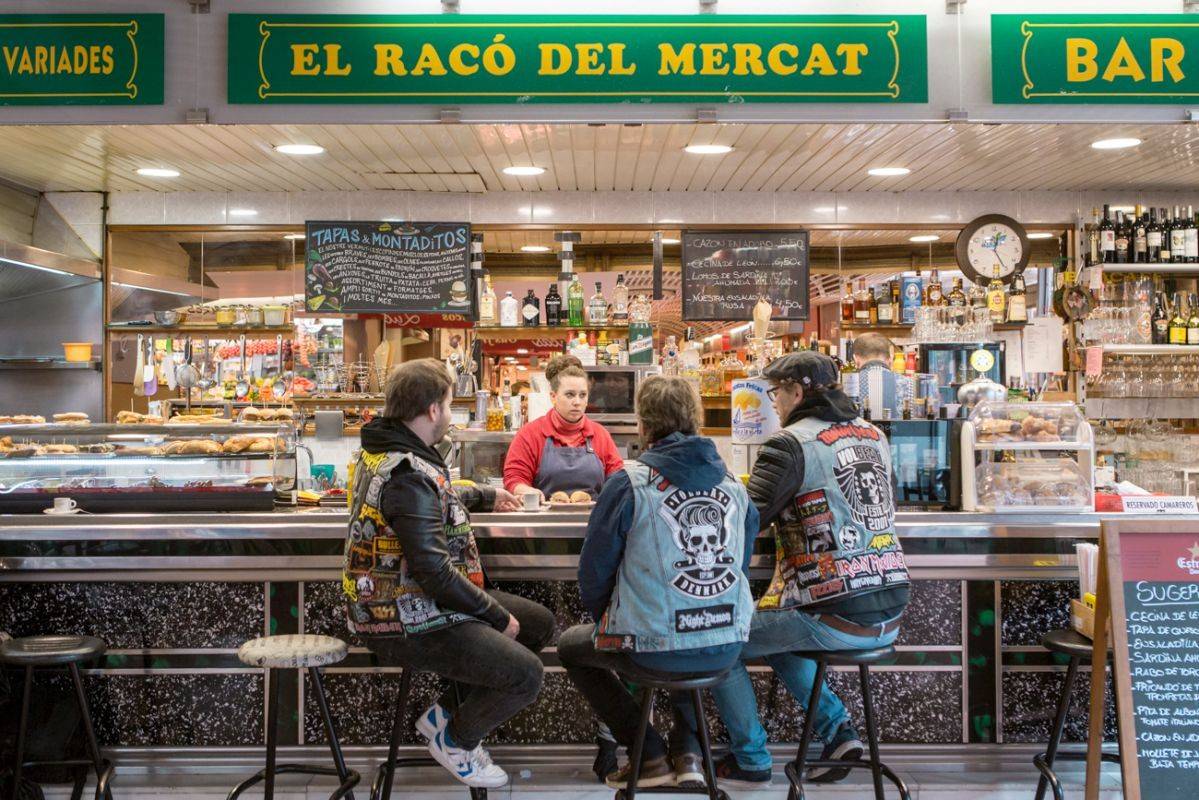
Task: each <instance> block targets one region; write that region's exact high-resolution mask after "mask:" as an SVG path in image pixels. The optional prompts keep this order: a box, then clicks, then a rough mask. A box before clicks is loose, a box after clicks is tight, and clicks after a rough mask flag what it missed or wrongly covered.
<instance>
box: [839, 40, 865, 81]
mask: <svg viewBox="0 0 1199 800" xmlns="http://www.w3.org/2000/svg"><path fill="white" fill-rule="evenodd" d="M869 52H870V50H869V49H868V48H867V47H866V45H865V44H861V43H859V44H841V45H838V46H837V55H839V56H844V58H845V69H843V70H841V74H842V75H861V74H862V67H861V65H860V64H859V63H858V59H859V58H861V57H862V56H864V55H866V54H867V53H869Z"/></svg>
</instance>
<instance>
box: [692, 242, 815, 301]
mask: <svg viewBox="0 0 1199 800" xmlns="http://www.w3.org/2000/svg"><path fill="white" fill-rule="evenodd" d="M760 297H765V298H766V299H767V300H769V301H770V304H771V305H772V306H774V315H773V318H774V319H785V320H804V319H807V318H808V232H807V231H683V319H685V320H749V319H753V308H754V306H755V305H756V304H757V302H758V298H760Z"/></svg>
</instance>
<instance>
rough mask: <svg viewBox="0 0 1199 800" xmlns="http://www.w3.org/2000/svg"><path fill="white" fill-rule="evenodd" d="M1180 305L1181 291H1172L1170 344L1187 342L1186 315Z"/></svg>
mask: <svg viewBox="0 0 1199 800" xmlns="http://www.w3.org/2000/svg"><path fill="white" fill-rule="evenodd" d="M1185 312H1186V310H1185V309H1184V308H1183V306H1182V292H1175V293H1174V316H1172V317H1170V344H1186V343H1187V317H1186V314H1185Z"/></svg>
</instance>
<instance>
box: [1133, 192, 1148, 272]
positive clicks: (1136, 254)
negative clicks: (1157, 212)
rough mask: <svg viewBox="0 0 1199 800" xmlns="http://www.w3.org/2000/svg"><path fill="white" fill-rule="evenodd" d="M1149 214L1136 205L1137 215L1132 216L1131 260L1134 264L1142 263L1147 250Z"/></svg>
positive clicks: (1144, 260) (1145, 259)
mask: <svg viewBox="0 0 1199 800" xmlns="http://www.w3.org/2000/svg"><path fill="white" fill-rule="evenodd" d="M1148 235H1149V215H1148V214H1147V213H1146V212H1145V211H1144V210H1143V209H1142V208H1141V206H1140V205H1138V206H1137V215H1136V216H1135V217H1134V218H1133V229H1132V260H1133V262H1134V263H1136V264H1144V263H1145V262H1146V261H1148V259H1147V258H1146V254H1147V253H1148V252H1149V240H1148Z"/></svg>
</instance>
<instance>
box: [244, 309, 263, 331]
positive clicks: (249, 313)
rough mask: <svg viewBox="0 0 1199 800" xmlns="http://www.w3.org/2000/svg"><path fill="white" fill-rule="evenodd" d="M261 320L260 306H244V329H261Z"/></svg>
mask: <svg viewBox="0 0 1199 800" xmlns="http://www.w3.org/2000/svg"><path fill="white" fill-rule="evenodd" d="M262 319H263V315H262V307H261V306H246V327H249V328H261V327H262V324H263V323H262Z"/></svg>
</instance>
